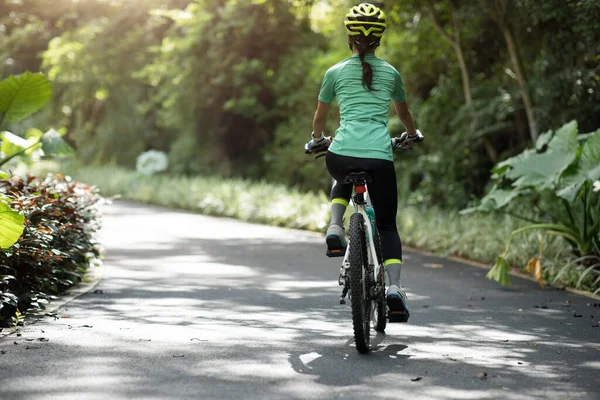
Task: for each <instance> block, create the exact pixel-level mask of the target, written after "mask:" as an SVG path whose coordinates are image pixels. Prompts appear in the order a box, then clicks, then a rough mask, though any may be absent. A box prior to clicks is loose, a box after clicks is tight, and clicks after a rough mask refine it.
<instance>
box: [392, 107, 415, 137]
mask: <svg viewBox="0 0 600 400" xmlns="http://www.w3.org/2000/svg"><path fill="white" fill-rule="evenodd" d="M394 109H395V110H396V114H398V118H400V121H402V123H403V124H404V126H405V127H406V132H408V134H409V135H414V134H415V133H416V132H417V129H416V128H415V122H414V121H413V117H412V114H411V113H410V110H409V109H408V105H407V104H406V101H403V102H400V103H398V102H394Z"/></svg>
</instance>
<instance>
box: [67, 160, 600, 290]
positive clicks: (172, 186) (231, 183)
mask: <svg viewBox="0 0 600 400" xmlns="http://www.w3.org/2000/svg"><path fill="white" fill-rule="evenodd" d="M68 169H71V168H67V170H68ZM69 173H70V174H71V175H72V176H74V177H75V178H76V179H78V180H80V181H83V182H85V183H88V184H93V185H97V186H98V187H99V188H100V190H101V193H102V194H103V195H104V196H108V197H110V196H115V195H119V196H120V197H121V198H123V199H126V200H132V201H136V202H140V203H148V204H157V205H162V206H167V207H171V208H180V209H186V210H190V211H194V212H198V213H202V214H207V215H215V216H227V217H232V218H237V219H240V220H243V221H249V222H257V223H264V224H270V225H276V226H283V227H289V228H297V229H306V230H312V231H320V232H324V231H325V230H326V227H327V226H328V223H329V200H328V196H327V195H326V194H324V193H318V194H315V193H302V192H299V191H297V190H294V189H290V188H288V187H285V186H282V185H276V184H270V183H266V182H250V181H245V180H241V179H220V178H214V177H184V176H172V175H166V174H161V175H155V176H151V177H148V176H144V175H140V174H138V173H136V172H134V171H130V170H126V169H123V168H117V167H102V168H77V169H73V171H69ZM350 211H351V209H349V211H348V212H349V213H350ZM525 224H526V223H523V222H521V221H519V220H516V219H515V218H512V217H510V216H506V215H498V214H491V215H483V214H472V215H459V214H458V212H448V211H446V210H440V209H436V208H429V209H426V208H416V207H406V208H404V207H401V208H400V209H399V210H398V228H399V231H400V235H401V238H402V241H403V243H404V244H406V245H409V246H412V247H417V248H420V249H425V250H428V251H431V252H434V253H436V254H438V255H440V256H448V255H455V256H460V257H464V258H467V259H470V260H474V261H480V262H483V263H487V264H490V265H492V264H493V263H494V262H495V261H496V258H497V257H498V256H499V255H500V254H502V253H503V252H504V249H505V246H506V242H507V240H508V237H509V236H510V233H511V232H512V231H513V230H514V229H516V228H518V227H521V226H524V225H525ZM539 247H540V236H539V233H538V232H535V231H529V232H528V233H526V234H523V235H521V236H519V237H517V238H516V239H515V240H514V241H513V244H512V245H511V251H510V253H509V254H508V257H507V260H508V261H509V263H511V264H512V265H515V266H518V267H521V268H524V266H525V265H526V264H527V261H528V260H529V259H530V258H531V257H537V256H538V255H539ZM543 248H544V250H543V265H544V278H545V280H546V281H547V282H551V283H553V284H554V285H555V286H558V287H562V286H569V287H573V288H578V289H583V290H591V291H594V290H596V289H598V288H599V287H600V286H599V283H600V282H599V279H600V278H598V277H597V276H595V275H592V274H588V275H589V276H587V277H586V278H585V279H580V277H581V275H582V272H583V268H582V267H579V266H577V265H575V264H572V263H569V262H568V260H569V259H570V258H571V256H570V254H569V247H568V246H567V244H566V243H565V242H564V241H563V240H562V239H561V238H559V237H552V238H547V237H546V238H544V246H543ZM594 281H595V282H594Z"/></svg>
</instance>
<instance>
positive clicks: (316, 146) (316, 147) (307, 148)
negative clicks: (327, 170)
mask: <svg viewBox="0 0 600 400" xmlns="http://www.w3.org/2000/svg"><path fill="white" fill-rule="evenodd" d="M310 136H311V137H312V139H311V140H310V142H308V143H306V144H305V145H304V152H305V153H319V152H323V151H326V150H327V149H328V148H329V145H331V137H330V136H323V135H321V136H320V137H318V138H315V136H314V133H312V134H311V135H310Z"/></svg>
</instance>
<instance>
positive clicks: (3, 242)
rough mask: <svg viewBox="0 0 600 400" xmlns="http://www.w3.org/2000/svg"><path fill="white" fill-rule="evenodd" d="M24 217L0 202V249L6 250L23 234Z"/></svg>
mask: <svg viewBox="0 0 600 400" xmlns="http://www.w3.org/2000/svg"><path fill="white" fill-rule="evenodd" d="M24 221H25V217H24V216H22V215H21V214H19V213H18V212H16V211H13V210H11V208H10V207H9V206H8V204H6V203H5V202H2V201H0V249H7V248H9V247H10V246H12V245H13V244H15V243H16V242H17V240H19V238H20V237H21V235H22V234H23V229H24V225H23V222H24Z"/></svg>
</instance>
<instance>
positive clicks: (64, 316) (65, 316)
mask: <svg viewBox="0 0 600 400" xmlns="http://www.w3.org/2000/svg"><path fill="white" fill-rule="evenodd" d="M61 318H69V316H68V315H62V316H61Z"/></svg>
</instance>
